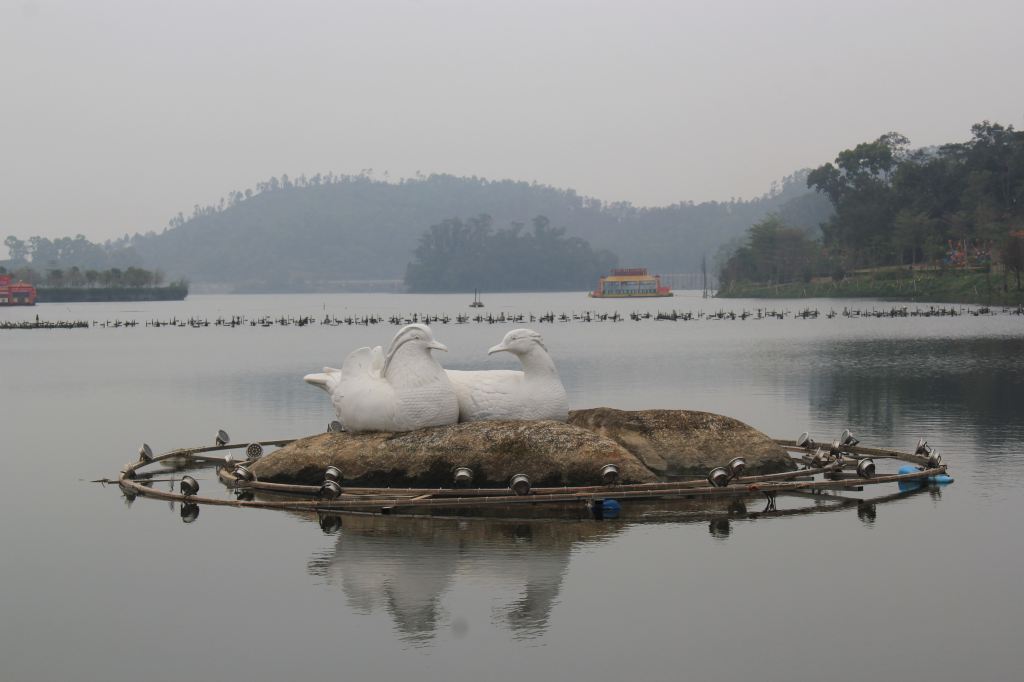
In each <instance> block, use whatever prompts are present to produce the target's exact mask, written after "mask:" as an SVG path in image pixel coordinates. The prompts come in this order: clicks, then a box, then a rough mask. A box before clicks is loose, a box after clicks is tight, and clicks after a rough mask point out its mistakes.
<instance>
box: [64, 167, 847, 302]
mask: <svg viewBox="0 0 1024 682" xmlns="http://www.w3.org/2000/svg"><path fill="white" fill-rule="evenodd" d="M680 194H685V188H681V189H680ZM773 211H774V212H780V213H782V214H784V215H786V220H787V223H788V224H793V225H800V224H802V223H805V224H806V227H807V228H808V229H811V228H816V227H817V226H818V223H820V222H821V221H823V220H825V219H827V217H828V216H829V215H830V212H831V207H830V205H829V203H828V201H827V200H826V199H824V198H822V197H820V196H818V195H816V194H814V193H811V192H810V191H809V190H808V189H807V187H806V175H805V174H804V173H798V174H795V175H793V176H790V177H789V178H786V179H785V180H784V181H783V182H782V183H781V184H779V185H778V186H777V187H775V188H773V190H772V191H771V192H768V193H767V194H766V195H764V196H762V197H759V198H756V199H752V200H748V201H740V200H735V201H729V202H708V203H702V204H693V203H680V204H674V205H671V206H665V207H661V208H637V207H634V206H632V205H630V204H628V203H623V202H619V203H606V202H602V201H600V200H597V199H592V198H587V197H582V196H580V195H578V194H577V193H576V192H574V191H573V190H562V189H557V188H554V187H549V186H544V185H537V184H531V183H526V182H514V181H510V180H499V181H489V180H484V179H480V178H460V177H454V176H450V175H431V176H429V177H423V178H419V179H412V180H403V181H401V182H397V183H393V182H383V181H379V180H375V179H372V178H370V177H367V176H364V175H360V176H333V175H328V176H319V175H317V176H314V177H312V178H306V177H302V178H299V179H289V178H288V177H287V176H284V177H282V178H280V179H278V178H271V180H270V181H268V182H265V183H260V185H258V186H257V188H256V190H255V191H251V190H246V191H244V192H231V193H230V195H229V196H228V197H227V198H226V199H224V200H222V201H221V202H220V204H218V205H216V206H208V207H205V208H204V207H199V206H196V207H195V209H194V211H193V213H192V215H191V216H184V215H181V214H179V215H178V216H176V217H175V218H174V219H172V220H171V222H170V224H169V225H168V228H167V229H165V230H164V231H163V232H161V233H150V234H145V235H135V236H134V237H131V238H129V239H126V240H121V241H120V242H115V243H112V244H108V245H107V248H108V250H112V251H116V250H117V249H129V248H130V249H132V251H133V252H134V254H136V255H137V256H138V257H140V258H141V259H142V264H144V265H145V266H146V267H150V268H160V269H161V270H163V271H164V272H166V273H167V274H168V276H170V277H172V278H178V277H185V278H187V279H188V280H190V281H192V282H194V283H224V284H228V285H230V286H231V287H233V288H236V289H240V290H278V291H295V290H299V291H301V290H307V289H316V288H322V287H325V286H326V287H329V286H330V284H329V283H331V282H338V281H351V280H367V279H371V280H374V279H396V280H398V279H402V277H403V276H404V275H405V272H406V267H407V265H408V264H409V263H410V262H411V261H412V260H413V252H414V250H415V249H416V248H417V245H418V244H419V240H420V237H421V236H422V235H423V233H424V231H425V230H427V229H428V228H429V227H430V226H432V225H436V224H438V223H441V222H442V221H445V220H448V219H453V218H460V219H466V218H470V217H473V216H479V215H481V214H486V215H488V216H490V217H491V219H492V220H493V224H495V225H508V224H512V223H524V224H526V225H529V224H531V221H532V220H533V219H534V218H535V217H537V216H545V217H546V218H547V219H548V220H549V221H550V224H551V225H552V226H553V227H554V228H561V227H564V228H566V234H567V235H568V236H569V237H581V238H583V239H585V240H587V241H588V242H589V243H590V245H591V247H593V248H594V249H598V250H607V251H610V252H612V253H614V254H615V255H617V256H618V262H619V263H620V264H621V265H636V266H642V267H647V268H649V269H651V270H652V271H653V272H663V273H668V272H694V271H697V270H699V269H700V264H701V258H702V257H703V256H705V255H707V256H708V257H709V258H710V257H713V256H714V255H715V253H716V252H717V251H718V249H719V248H720V247H721V246H722V245H723V244H725V243H726V242H729V241H731V240H735V239H736V238H738V237H739V236H740V235H741V234H743V232H744V231H745V230H746V229H747V228H749V227H750V226H751V225H752V224H753V223H754V222H756V221H758V220H760V219H761V218H762V217H764V216H765V215H766V214H768V213H769V212H773ZM57 265H58V266H60V265H63V266H65V267H67V266H70V265H72V263H57ZM481 286H482V287H486V283H481Z"/></svg>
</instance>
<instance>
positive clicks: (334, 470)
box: [324, 466, 341, 483]
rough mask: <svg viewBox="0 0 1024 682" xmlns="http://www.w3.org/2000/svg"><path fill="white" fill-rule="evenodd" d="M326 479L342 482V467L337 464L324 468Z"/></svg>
mask: <svg viewBox="0 0 1024 682" xmlns="http://www.w3.org/2000/svg"><path fill="white" fill-rule="evenodd" d="M324 480H325V481H334V482H335V483H341V469H339V468H338V467H335V466H330V467H327V468H326V469H324Z"/></svg>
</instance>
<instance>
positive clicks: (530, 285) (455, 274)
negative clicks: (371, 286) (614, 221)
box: [405, 214, 618, 292]
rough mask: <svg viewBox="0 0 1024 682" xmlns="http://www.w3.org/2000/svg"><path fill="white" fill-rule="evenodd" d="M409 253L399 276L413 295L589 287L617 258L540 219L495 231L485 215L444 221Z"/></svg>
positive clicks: (559, 289)
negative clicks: (481, 290) (528, 224)
mask: <svg viewBox="0 0 1024 682" xmlns="http://www.w3.org/2000/svg"><path fill="white" fill-rule="evenodd" d="M414 255H415V260H414V261H413V262H412V263H410V264H409V266H408V267H407V268H406V272H405V285H406V288H408V289H409V291H413V292H456V291H470V290H472V289H476V288H484V289H486V290H487V291H537V290H545V289H547V290H556V291H571V290H574V289H576V290H580V289H589V288H593V287H594V285H595V284H596V283H597V280H598V278H599V277H600V276H601V275H603V274H606V273H607V272H608V271H609V270H610V269H611V268H613V267H615V264H616V262H617V260H618V259H617V257H616V256H615V254H613V253H611V252H610V251H606V250H601V249H596V250H595V249H593V248H592V247H591V246H590V244H589V243H588V242H587V241H586V240H584V239H581V238H579V237H569V236H567V235H566V230H565V228H564V227H552V226H551V221H550V220H548V219H547V218H546V217H545V216H540V215H539V216H536V217H535V218H533V220H532V221H531V226H530V229H527V228H526V226H525V225H524V224H523V223H512V224H510V225H508V226H507V227H501V228H497V229H495V227H494V221H493V219H492V218H491V216H489V215H487V214H481V215H478V216H475V217H472V218H468V219H465V220H463V219H461V218H449V219H447V220H443V221H441V222H440V223H437V224H436V225H432V226H431V227H430V228H429V229H428V230H427V231H426V232H424V233H423V235H422V236H421V237H420V241H419V246H417V248H416V251H415V252H414Z"/></svg>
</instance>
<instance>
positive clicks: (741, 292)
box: [716, 267, 1024, 306]
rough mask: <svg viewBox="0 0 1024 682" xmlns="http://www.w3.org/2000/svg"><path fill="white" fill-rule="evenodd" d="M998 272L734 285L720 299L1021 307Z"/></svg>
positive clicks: (860, 274) (898, 270)
mask: <svg viewBox="0 0 1024 682" xmlns="http://www.w3.org/2000/svg"><path fill="white" fill-rule="evenodd" d="M1007 275H1008V273H1006V271H1005V269H1002V270H1001V271H1000V269H998V268H996V267H992V268H988V269H986V268H976V269H972V270H949V269H941V268H933V269H924V268H918V269H913V270H911V269H908V268H905V267H893V268H879V269H875V270H868V271H854V272H851V273H849V274H847V275H846V276H845V277H844V278H843V279H840V280H833V279H832V278H830V277H816V278H813V279H811V280H810V281H808V282H805V281H796V282H785V283H780V284H752V283H749V282H734V283H731V284H729V285H727V286H723V287H722V289H720V290H719V291H718V293H717V294H716V295H717V297H719V298H773V299H782V298H877V299H881V300H886V301H911V302H929V303H974V304H980V305H1006V306H1013V305H1020V304H1022V303H1024V291H1020V290H1018V289H1017V288H1016V287H1015V283H1014V278H1013V277H1008V276H1007Z"/></svg>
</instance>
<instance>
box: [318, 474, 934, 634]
mask: <svg viewBox="0 0 1024 682" xmlns="http://www.w3.org/2000/svg"><path fill="white" fill-rule="evenodd" d="M919 494H929V495H931V496H933V498H936V499H937V498H938V497H939V496H940V495H941V491H940V489H939V487H937V486H930V485H923V486H920V487H918V488H916V489H913V490H906V491H901V492H896V493H892V494H888V495H882V496H878V497H870V498H860V497H852V496H842V495H834V494H820V495H815V494H805V495H801V496H790V495H782V494H780V495H778V503H777V504H776V505H772V504H769V503H768V502H766V500H765V498H764V497H763V496H760V495H752V496H749V497H745V498H735V499H731V500H725V499H718V500H703V501H701V500H677V501H673V502H671V503H666V502H665V501H650V502H642V501H636V502H632V503H631V504H630V506H629V509H630V519H629V520H627V521H616V522H599V521H590V520H582V521H552V520H539V519H538V520H502V519H459V518H449V517H435V518H424V517H416V518H413V517H402V516H369V515H367V516H363V515H344V516H339V515H322V516H320V517H317V520H318V522H319V524H320V527H321V529H322V530H323V531H324V532H325V533H327V534H328V535H336V540H335V542H334V545H333V547H330V548H328V549H326V550H324V551H323V552H321V553H319V554H317V555H315V556H314V557H313V558H312V559H311V560H310V561H309V564H308V570H309V573H310V574H311V575H313V576H316V577H319V578H322V579H323V580H324V581H325V582H326V583H327V584H328V585H332V586H335V587H339V588H341V590H342V592H343V593H344V594H345V598H346V601H347V603H348V605H349V607H350V608H351V609H352V610H353V611H355V612H356V613H360V614H364V615H370V614H372V613H374V612H377V611H379V610H384V611H385V612H387V613H388V614H389V615H390V616H391V618H392V619H393V621H394V623H395V627H396V628H397V630H398V632H399V634H400V636H401V637H402V639H404V640H406V641H408V642H411V643H425V642H428V641H429V640H430V639H431V638H432V637H433V636H434V635H435V634H436V633H437V631H438V630H439V629H441V628H443V627H447V626H448V623H447V620H448V619H447V618H446V617H445V616H444V614H445V608H444V604H443V601H444V599H445V597H446V595H449V594H450V590H452V589H453V588H454V587H455V585H454V583H455V578H456V576H471V577H472V581H473V582H474V583H477V584H485V585H487V586H488V591H489V592H494V593H495V594H504V595H507V594H508V593H509V590H508V589H503V588H509V587H510V588H511V589H512V590H514V591H517V592H518V597H514V598H511V599H507V598H506V599H505V600H504V601H502V599H503V597H501V596H493V597H492V599H494V600H495V603H494V604H493V606H492V608H491V614H492V621H493V622H494V624H496V625H499V626H501V627H504V628H507V629H508V630H510V631H511V632H512V633H513V635H514V636H515V637H517V638H531V637H536V636H539V635H542V634H543V633H544V631H545V629H546V628H547V626H548V621H549V619H550V617H551V613H552V610H553V608H554V606H555V604H557V602H558V596H559V591H560V590H561V587H562V582H563V579H564V577H565V574H566V572H567V571H568V568H569V564H570V560H571V558H572V555H573V554H574V553H576V552H578V550H579V549H580V548H581V547H584V546H586V545H588V544H594V543H601V542H605V541H608V540H610V539H612V538H614V537H615V536H616V535H618V534H620V533H623V532H627V531H628V529H629V528H630V527H631V526H633V525H641V524H649V523H652V522H653V523H687V524H688V523H705V524H707V525H708V532H709V534H710V535H711V537H712V538H714V540H715V541H725V540H730V539H731V537H732V536H733V534H734V533H735V532H736V530H737V529H738V528H740V526H738V525H737V522H740V521H747V522H749V521H755V520H759V519H772V518H781V517H786V516H803V515H808V514H817V513H829V512H838V513H855V514H856V515H857V517H858V518H859V519H860V520H861V521H862V522H863V523H864V524H865V525H867V526H869V527H871V526H873V525H874V524H875V523H876V522H877V519H878V517H879V512H878V509H879V507H881V506H882V505H884V504H885V503H886V502H892V501H896V500H900V499H905V498H908V497H911V496H915V495H919ZM808 498H810V499H808ZM459 621H460V619H459V618H454V619H452V623H451V626H452V629H453V631H455V630H456V628H457V626H458V625H459Z"/></svg>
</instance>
